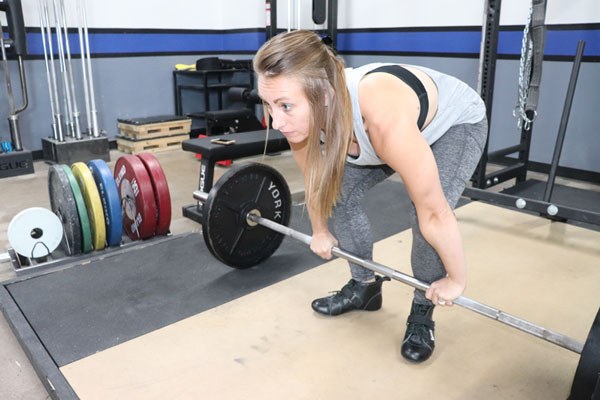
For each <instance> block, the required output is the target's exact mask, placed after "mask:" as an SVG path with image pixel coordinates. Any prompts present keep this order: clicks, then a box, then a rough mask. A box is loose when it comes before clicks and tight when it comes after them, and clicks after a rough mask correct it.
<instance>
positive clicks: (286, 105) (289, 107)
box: [281, 103, 292, 111]
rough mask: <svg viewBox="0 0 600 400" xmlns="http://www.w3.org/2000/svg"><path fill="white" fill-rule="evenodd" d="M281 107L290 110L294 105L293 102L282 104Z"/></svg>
mask: <svg viewBox="0 0 600 400" xmlns="http://www.w3.org/2000/svg"><path fill="white" fill-rule="evenodd" d="M281 107H282V108H283V110H284V111H290V110H291V109H292V105H291V104H285V103H284V104H282V105H281Z"/></svg>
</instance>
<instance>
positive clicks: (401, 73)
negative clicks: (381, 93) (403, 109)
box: [367, 65, 429, 129]
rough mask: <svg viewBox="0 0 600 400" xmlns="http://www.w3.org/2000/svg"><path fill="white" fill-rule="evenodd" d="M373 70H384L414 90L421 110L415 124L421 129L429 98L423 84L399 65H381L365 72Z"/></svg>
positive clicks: (427, 110) (427, 109)
mask: <svg viewBox="0 0 600 400" xmlns="http://www.w3.org/2000/svg"><path fill="white" fill-rule="evenodd" d="M373 72H385V73H388V74H392V75H394V76H395V77H396V78H398V79H400V80H401V81H402V82H404V83H406V84H407V85H408V86H410V88H411V89H412V90H414V91H415V94H416V95H417V97H418V98H419V105H420V106H421V112H420V113H419V118H418V119H417V126H418V127H419V129H423V125H425V119H426V118H427V113H428V112H429V98H428V97H427V90H425V86H423V84H422V83H421V81H420V80H419V78H417V77H416V76H415V74H413V73H412V72H410V71H409V70H407V69H406V68H404V67H401V66H400V65H385V66H383V67H379V68H375V69H374V70H372V71H369V72H367V74H372V73H373Z"/></svg>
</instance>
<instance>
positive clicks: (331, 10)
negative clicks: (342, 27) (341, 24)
mask: <svg viewBox="0 0 600 400" xmlns="http://www.w3.org/2000/svg"><path fill="white" fill-rule="evenodd" d="M337 24H338V2H337V0H329V1H328V2H327V32H328V34H329V37H330V38H331V47H333V48H334V49H336V50H337V44H338V40H337V30H338V28H337Z"/></svg>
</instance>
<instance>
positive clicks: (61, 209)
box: [48, 164, 82, 256]
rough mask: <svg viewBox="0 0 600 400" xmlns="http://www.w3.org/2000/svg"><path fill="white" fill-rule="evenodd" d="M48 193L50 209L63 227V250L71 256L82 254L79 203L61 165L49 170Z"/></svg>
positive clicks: (53, 166)
mask: <svg viewBox="0 0 600 400" xmlns="http://www.w3.org/2000/svg"><path fill="white" fill-rule="evenodd" d="M48 193H49V195H50V207H51V208H52V211H53V212H54V213H55V214H56V215H57V216H58V218H59V219H60V222H61V223H62V226H63V230H64V237H63V240H62V242H61V243H60V245H61V247H62V249H63V250H64V251H65V253H66V254H67V255H70V256H72V255H77V254H81V251H82V247H81V245H82V236H81V224H80V222H79V213H78V211H77V203H76V202H75V197H74V196H73V190H72V189H71V184H70V181H69V177H68V176H67V174H66V172H65V171H64V169H63V166H62V165H60V164H55V165H52V166H51V167H50V169H49V170H48Z"/></svg>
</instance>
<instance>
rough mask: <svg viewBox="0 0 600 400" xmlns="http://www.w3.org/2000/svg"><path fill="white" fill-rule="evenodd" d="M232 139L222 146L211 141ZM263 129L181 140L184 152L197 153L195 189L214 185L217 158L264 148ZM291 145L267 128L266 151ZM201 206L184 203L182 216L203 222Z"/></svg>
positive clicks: (240, 155) (235, 156) (255, 152)
mask: <svg viewBox="0 0 600 400" xmlns="http://www.w3.org/2000/svg"><path fill="white" fill-rule="evenodd" d="M218 139H221V140H224V141H229V140H235V143H234V144H229V145H224V144H218V143H213V141H214V140H218ZM265 139H266V131H265V130H264V129H263V130H260V131H252V132H242V133H232V134H228V135H214V136H209V137H205V138H198V139H189V140H185V141H183V142H182V143H181V148H182V149H183V150H185V151H191V152H192V153H196V154H200V155H201V156H202V159H201V162H200V180H199V182H198V190H200V191H201V192H205V193H208V192H209V191H210V189H211V188H212V186H213V180H214V172H215V164H216V163H217V162H218V161H224V160H235V159H238V158H243V157H250V156H256V155H259V154H263V152H264V151H265ZM289 148H290V145H289V144H288V142H287V140H286V139H285V137H284V136H283V135H282V134H281V133H280V132H279V131H277V130H274V129H270V130H269V140H268V143H267V150H266V151H267V153H275V152H279V151H284V150H288V149H289ZM201 211H202V210H201V208H200V206H199V205H198V204H192V205H189V206H183V216H184V217H187V218H190V219H192V220H194V221H196V222H200V223H201V222H202V213H201Z"/></svg>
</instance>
